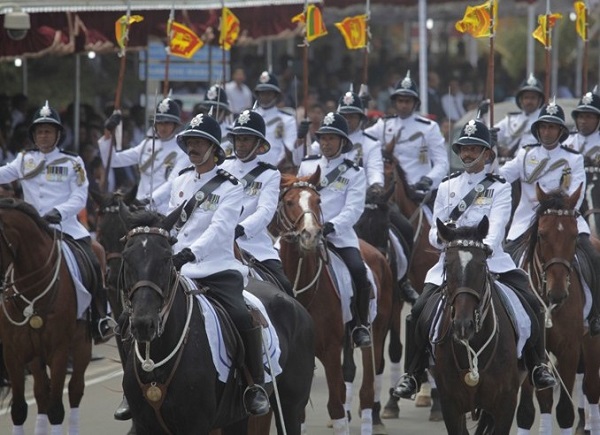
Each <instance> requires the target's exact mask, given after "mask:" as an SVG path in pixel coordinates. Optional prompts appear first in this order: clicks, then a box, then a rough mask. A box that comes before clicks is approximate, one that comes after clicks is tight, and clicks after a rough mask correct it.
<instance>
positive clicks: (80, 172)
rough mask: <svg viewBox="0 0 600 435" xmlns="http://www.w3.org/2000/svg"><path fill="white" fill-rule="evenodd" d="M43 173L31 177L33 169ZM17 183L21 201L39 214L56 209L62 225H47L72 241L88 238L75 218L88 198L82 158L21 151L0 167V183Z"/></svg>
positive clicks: (54, 153) (72, 155) (54, 151)
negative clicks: (19, 187) (21, 193)
mask: <svg viewBox="0 0 600 435" xmlns="http://www.w3.org/2000/svg"><path fill="white" fill-rule="evenodd" d="M42 164H43V165H44V166H43V169H42V170H41V171H39V173H38V174H37V175H34V176H32V175H33V174H34V172H35V171H36V168H38V170H39V168H41V166H40V165H42ZM15 180H20V182H21V186H22V187H23V199H24V200H25V201H26V202H28V203H29V204H31V205H32V206H33V207H34V208H35V209H36V210H37V211H38V213H39V214H40V216H43V215H45V214H46V213H48V212H49V211H50V210H52V209H53V208H55V209H56V210H58V212H59V213H60V216H61V218H62V220H61V223H60V224H57V225H50V226H51V227H53V228H56V229H58V230H61V231H62V232H64V233H66V234H68V235H70V236H71V237H73V238H74V239H76V240H77V239H82V238H84V237H89V236H90V233H89V232H88V230H87V229H86V228H85V227H84V226H83V225H82V224H81V223H80V222H79V221H78V220H77V214H78V213H79V212H80V211H81V210H82V209H84V208H85V205H86V201H87V197H88V180H87V177H86V174H85V169H84V164H83V160H81V157H79V156H77V155H75V154H71V153H67V152H65V151H61V150H60V149H58V148H54V150H52V151H51V152H49V153H47V154H44V153H42V152H40V151H37V150H35V151H26V152H25V151H24V152H21V153H19V154H18V155H17V158H16V159H15V160H13V161H12V162H10V163H9V164H7V165H6V166H2V167H0V183H10V182H11V181H15Z"/></svg>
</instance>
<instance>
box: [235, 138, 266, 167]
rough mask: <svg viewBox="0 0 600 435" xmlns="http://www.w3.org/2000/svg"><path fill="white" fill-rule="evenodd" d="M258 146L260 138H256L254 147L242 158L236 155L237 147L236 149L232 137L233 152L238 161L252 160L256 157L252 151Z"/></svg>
mask: <svg viewBox="0 0 600 435" xmlns="http://www.w3.org/2000/svg"><path fill="white" fill-rule="evenodd" d="M259 146H260V139H259V138H256V144H255V145H254V148H252V149H251V150H250V152H249V153H248V155H247V156H246V157H244V158H242V157H240V156H238V153H237V149H236V146H235V139H234V142H233V152H234V153H235V156H236V157H237V158H238V159H240V161H242V162H244V163H245V162H248V161H250V160H252V159H254V158H255V157H256V155H255V154H254V153H255V152H256V150H257V149H258V147H259Z"/></svg>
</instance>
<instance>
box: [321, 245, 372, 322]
mask: <svg viewBox="0 0 600 435" xmlns="http://www.w3.org/2000/svg"><path fill="white" fill-rule="evenodd" d="M329 258H330V261H331V267H332V268H333V275H334V276H333V279H334V280H335V282H336V285H337V288H338V291H339V294H340V300H341V303H342V320H343V321H344V324H345V323H348V322H349V321H350V320H352V311H351V309H350V299H351V298H352V277H351V276H350V271H349V270H348V267H346V264H345V263H344V260H342V259H341V258H340V257H339V256H338V255H337V254H335V252H333V251H332V250H329ZM365 267H366V268H367V277H368V279H369V281H370V282H371V285H372V286H373V291H374V292H375V298H373V299H371V301H370V302H369V322H370V323H373V320H375V316H376V315H377V292H378V291H379V289H378V288H377V286H376V285H375V278H373V272H372V271H371V268H369V266H368V265H367V264H365Z"/></svg>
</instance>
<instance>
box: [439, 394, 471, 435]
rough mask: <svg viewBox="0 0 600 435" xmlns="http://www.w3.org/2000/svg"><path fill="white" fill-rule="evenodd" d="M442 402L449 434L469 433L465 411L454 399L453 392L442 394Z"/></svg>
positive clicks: (461, 434)
mask: <svg viewBox="0 0 600 435" xmlns="http://www.w3.org/2000/svg"><path fill="white" fill-rule="evenodd" d="M440 402H441V404H442V413H443V414H444V424H445V425H446V430H447V431H448V435H465V434H466V435H468V432H467V426H466V420H465V413H464V412H462V410H460V409H458V406H457V401H456V400H452V394H451V393H448V394H444V395H440Z"/></svg>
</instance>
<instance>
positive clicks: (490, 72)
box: [487, 0, 496, 128]
mask: <svg viewBox="0 0 600 435" xmlns="http://www.w3.org/2000/svg"><path fill="white" fill-rule="evenodd" d="M495 8H496V5H495V1H494V0H490V54H489V59H488V76H487V80H488V90H489V93H488V96H489V99H490V128H492V127H493V126H494V93H495V89H494V68H495V59H494V39H495V36H496V35H495V33H494V27H495V24H496V23H495V20H494V17H495V13H496V11H495Z"/></svg>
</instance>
